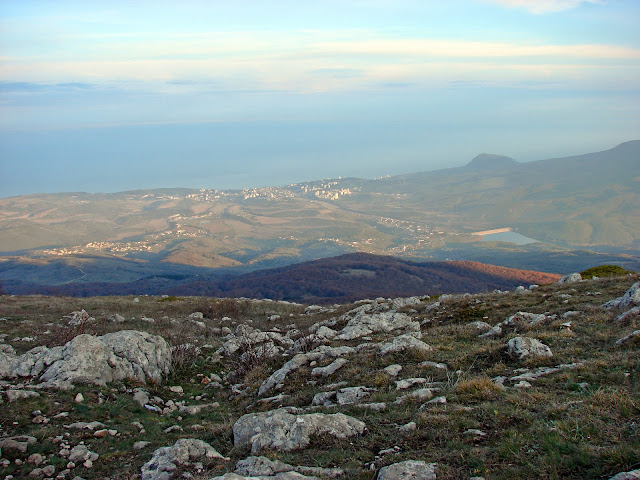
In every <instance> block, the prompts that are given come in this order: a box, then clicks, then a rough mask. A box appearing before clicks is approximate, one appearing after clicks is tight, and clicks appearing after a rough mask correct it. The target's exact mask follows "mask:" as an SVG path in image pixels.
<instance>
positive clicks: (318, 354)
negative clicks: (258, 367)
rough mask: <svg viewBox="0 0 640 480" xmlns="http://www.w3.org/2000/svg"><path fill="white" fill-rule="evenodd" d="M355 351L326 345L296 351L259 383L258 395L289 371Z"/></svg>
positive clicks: (268, 390)
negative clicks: (308, 350) (305, 350)
mask: <svg viewBox="0 0 640 480" xmlns="http://www.w3.org/2000/svg"><path fill="white" fill-rule="evenodd" d="M355 352H356V349H355V348H353V347H347V346H343V347H328V346H325V345H322V346H320V347H318V348H316V349H315V350H313V351H311V352H309V353H298V354H297V355H295V356H294V357H293V358H292V359H291V360H289V361H288V362H287V363H285V364H284V365H283V366H282V367H281V368H279V369H278V370H276V371H275V372H273V373H272V374H271V376H269V378H267V379H266V380H265V381H264V382H263V383H262V385H260V389H259V390H258V395H260V396H262V395H264V394H266V393H268V392H270V391H271V390H273V389H274V388H275V387H276V385H278V384H279V383H281V382H283V381H284V379H285V378H286V377H287V375H288V374H289V373H291V372H295V371H296V370H298V369H300V368H301V367H303V366H305V365H308V364H309V363H311V362H322V361H324V360H325V359H328V358H339V357H342V356H344V355H348V354H350V353H355Z"/></svg>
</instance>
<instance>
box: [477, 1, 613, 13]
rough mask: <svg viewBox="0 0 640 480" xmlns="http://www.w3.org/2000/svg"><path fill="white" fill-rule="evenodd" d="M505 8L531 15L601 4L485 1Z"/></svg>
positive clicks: (595, 2) (601, 2)
mask: <svg viewBox="0 0 640 480" xmlns="http://www.w3.org/2000/svg"><path fill="white" fill-rule="evenodd" d="M487 1H488V2H490V3H495V4H497V5H502V6H504V7H507V8H524V9H526V10H529V11H530V12H531V13H535V14H542V13H553V12H561V11H563V10H570V9H572V8H576V7H579V6H581V5H582V4H587V3H591V4H603V3H604V2H603V1H601V0H487Z"/></svg>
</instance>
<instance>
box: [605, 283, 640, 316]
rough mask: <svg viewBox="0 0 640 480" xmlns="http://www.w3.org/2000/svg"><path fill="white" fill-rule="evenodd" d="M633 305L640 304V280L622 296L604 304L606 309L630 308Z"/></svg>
mask: <svg viewBox="0 0 640 480" xmlns="http://www.w3.org/2000/svg"><path fill="white" fill-rule="evenodd" d="M633 306H640V282H636V283H634V284H633V285H631V288H629V290H627V291H626V292H625V294H624V295H623V296H621V297H618V298H615V299H613V300H611V301H609V302H607V303H605V304H604V305H603V307H604V308H606V309H609V310H611V309H616V308H619V309H621V310H628V309H629V308H631V307H633Z"/></svg>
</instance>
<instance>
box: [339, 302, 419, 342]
mask: <svg viewBox="0 0 640 480" xmlns="http://www.w3.org/2000/svg"><path fill="white" fill-rule="evenodd" d="M374 308H375V306H372V305H362V306H360V307H358V308H355V309H354V310H351V311H350V312H347V313H345V314H344V315H343V316H342V317H340V319H341V320H346V319H349V321H348V323H347V325H346V326H345V327H344V328H343V329H342V330H341V331H340V333H339V334H338V335H337V336H336V337H335V339H336V340H353V339H354V338H360V337H364V336H366V335H371V334H372V333H379V332H381V333H390V332H394V333H396V334H404V333H409V332H419V331H420V323H418V322H414V321H413V320H411V317H409V316H408V315H406V314H404V313H398V312H396V311H393V310H389V311H385V312H377V311H375V310H373V309H374ZM370 312H374V313H370Z"/></svg>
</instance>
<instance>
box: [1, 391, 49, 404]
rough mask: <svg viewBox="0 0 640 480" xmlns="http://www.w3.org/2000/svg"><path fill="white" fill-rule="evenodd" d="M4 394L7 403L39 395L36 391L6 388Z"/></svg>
mask: <svg viewBox="0 0 640 480" xmlns="http://www.w3.org/2000/svg"><path fill="white" fill-rule="evenodd" d="M4 394H5V395H6V396H7V401H8V402H9V403H12V402H17V401H18V400H27V399H29V398H35V397H39V396H40V394H39V393H38V392H32V391H31V390H7V391H6V392H4Z"/></svg>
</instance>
